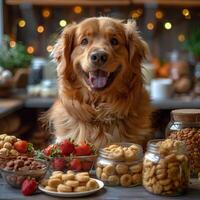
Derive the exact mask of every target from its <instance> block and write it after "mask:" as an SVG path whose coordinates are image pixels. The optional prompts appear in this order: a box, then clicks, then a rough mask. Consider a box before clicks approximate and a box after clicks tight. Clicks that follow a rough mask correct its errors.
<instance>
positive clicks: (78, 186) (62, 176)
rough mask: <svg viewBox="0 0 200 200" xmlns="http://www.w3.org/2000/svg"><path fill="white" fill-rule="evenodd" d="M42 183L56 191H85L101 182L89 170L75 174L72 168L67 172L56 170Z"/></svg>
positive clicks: (92, 188) (95, 187)
mask: <svg viewBox="0 0 200 200" xmlns="http://www.w3.org/2000/svg"><path fill="white" fill-rule="evenodd" d="M55 177H56V178H55ZM40 184H41V186H42V187H44V188H45V189H46V190H48V191H54V192H85V191H90V190H94V189H97V188H98V187H99V184H98V183H97V182H96V181H95V180H94V179H91V178H90V177H89V174H88V172H80V173H77V174H75V173H74V172H73V171H70V170H69V171H67V172H66V173H63V172H60V171H55V172H53V173H52V175H51V176H50V177H49V178H48V179H44V180H42V181H41V183H40Z"/></svg>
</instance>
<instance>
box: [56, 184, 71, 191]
mask: <svg viewBox="0 0 200 200" xmlns="http://www.w3.org/2000/svg"><path fill="white" fill-rule="evenodd" d="M57 191H58V192H72V187H70V186H68V185H64V184H59V185H58V187H57Z"/></svg>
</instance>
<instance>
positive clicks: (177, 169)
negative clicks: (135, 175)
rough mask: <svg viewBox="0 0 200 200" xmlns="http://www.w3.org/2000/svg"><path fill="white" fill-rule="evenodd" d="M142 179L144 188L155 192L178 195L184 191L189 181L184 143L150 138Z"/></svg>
mask: <svg viewBox="0 0 200 200" xmlns="http://www.w3.org/2000/svg"><path fill="white" fill-rule="evenodd" d="M158 144H159V145H158ZM180 144H181V145H180ZM142 179H143V186H144V188H145V189H146V190H147V191H149V192H151V193H153V194H159V195H166V196H176V195H179V194H182V193H184V192H185V191H186V190H187V188H188V183H189V164H188V158H187V156H186V152H185V145H184V143H182V142H180V141H173V140H170V139H168V140H150V141H149V142H148V145H147V151H146V153H145V156H144V161H143V177H142Z"/></svg>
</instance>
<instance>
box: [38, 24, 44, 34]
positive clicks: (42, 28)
mask: <svg viewBox="0 0 200 200" xmlns="http://www.w3.org/2000/svg"><path fill="white" fill-rule="evenodd" d="M37 32H38V33H43V32H44V26H42V25H40V26H38V27H37Z"/></svg>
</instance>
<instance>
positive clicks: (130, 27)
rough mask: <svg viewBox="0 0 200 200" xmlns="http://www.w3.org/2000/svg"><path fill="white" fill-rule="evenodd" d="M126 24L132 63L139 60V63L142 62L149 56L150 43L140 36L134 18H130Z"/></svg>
mask: <svg viewBox="0 0 200 200" xmlns="http://www.w3.org/2000/svg"><path fill="white" fill-rule="evenodd" d="M124 26H125V34H126V39H127V47H128V51H129V60H130V63H132V62H138V64H140V63H141V62H142V61H143V60H145V59H147V58H148V56H149V48H148V45H147V43H146V42H145V41H144V40H143V39H142V38H141V37H140V35H139V33H138V31H137V27H136V22H135V21H134V20H128V21H127V23H126V24H124Z"/></svg>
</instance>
